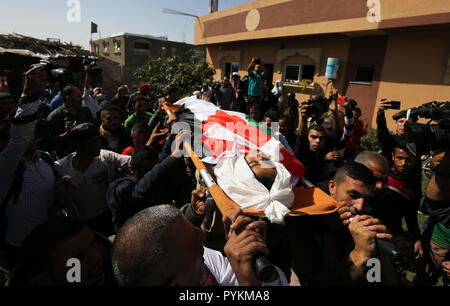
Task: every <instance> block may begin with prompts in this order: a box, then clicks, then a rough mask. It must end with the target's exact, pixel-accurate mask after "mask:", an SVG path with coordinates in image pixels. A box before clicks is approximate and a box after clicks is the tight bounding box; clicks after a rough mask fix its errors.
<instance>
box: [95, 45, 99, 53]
mask: <svg viewBox="0 0 450 306" xmlns="http://www.w3.org/2000/svg"><path fill="white" fill-rule="evenodd" d="M98 52H99V48H98V44H94V53H95V54H98Z"/></svg>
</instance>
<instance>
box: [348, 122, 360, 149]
mask: <svg viewBox="0 0 450 306" xmlns="http://www.w3.org/2000/svg"><path fill="white" fill-rule="evenodd" d="M363 130H364V124H363V123H362V122H361V121H358V122H355V125H354V127H353V135H352V136H350V138H349V139H348V140H347V142H346V143H345V149H346V150H350V151H356V150H357V149H358V147H359V142H360V139H361V137H362V135H363Z"/></svg>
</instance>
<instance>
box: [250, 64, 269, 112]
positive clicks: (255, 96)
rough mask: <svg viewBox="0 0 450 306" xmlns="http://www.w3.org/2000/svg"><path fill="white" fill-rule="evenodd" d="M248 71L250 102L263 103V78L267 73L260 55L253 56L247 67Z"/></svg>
mask: <svg viewBox="0 0 450 306" xmlns="http://www.w3.org/2000/svg"><path fill="white" fill-rule="evenodd" d="M247 71H248V81H249V83H248V103H249V104H250V105H259V106H261V103H262V93H263V92H262V90H263V83H264V82H263V80H264V77H265V74H266V67H264V65H263V64H262V62H261V60H260V59H259V58H258V57H253V58H252V61H251V62H250V64H249V65H248V67H247Z"/></svg>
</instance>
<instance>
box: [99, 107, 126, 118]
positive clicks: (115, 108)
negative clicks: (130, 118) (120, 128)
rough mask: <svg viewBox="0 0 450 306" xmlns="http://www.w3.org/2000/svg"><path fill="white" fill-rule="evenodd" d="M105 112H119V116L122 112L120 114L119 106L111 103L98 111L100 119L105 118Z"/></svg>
mask: <svg viewBox="0 0 450 306" xmlns="http://www.w3.org/2000/svg"><path fill="white" fill-rule="evenodd" d="M106 112H118V113H119V116H120V117H121V118H122V114H121V111H120V108H118V107H117V106H115V105H113V104H109V105H107V106H106V107H105V108H103V109H102V110H101V111H100V117H101V119H103V118H105V113H106Z"/></svg>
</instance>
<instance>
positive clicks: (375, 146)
mask: <svg viewBox="0 0 450 306" xmlns="http://www.w3.org/2000/svg"><path fill="white" fill-rule="evenodd" d="M360 148H361V151H379V150H381V146H380V143H379V142H378V138H377V130H376V129H370V131H369V133H367V134H366V135H365V136H363V137H361V143H360Z"/></svg>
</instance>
